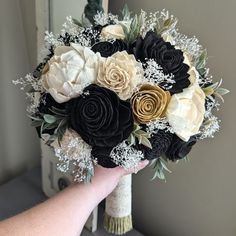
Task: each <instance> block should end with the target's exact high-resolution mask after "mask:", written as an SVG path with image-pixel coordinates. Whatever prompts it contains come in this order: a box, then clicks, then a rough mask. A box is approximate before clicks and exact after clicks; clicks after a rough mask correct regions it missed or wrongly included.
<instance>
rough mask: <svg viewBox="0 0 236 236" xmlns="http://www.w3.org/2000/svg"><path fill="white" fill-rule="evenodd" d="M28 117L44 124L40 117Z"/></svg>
mask: <svg viewBox="0 0 236 236" xmlns="http://www.w3.org/2000/svg"><path fill="white" fill-rule="evenodd" d="M28 117H29V118H30V119H32V120H37V121H42V122H43V119H41V118H40V117H35V116H30V115H28Z"/></svg>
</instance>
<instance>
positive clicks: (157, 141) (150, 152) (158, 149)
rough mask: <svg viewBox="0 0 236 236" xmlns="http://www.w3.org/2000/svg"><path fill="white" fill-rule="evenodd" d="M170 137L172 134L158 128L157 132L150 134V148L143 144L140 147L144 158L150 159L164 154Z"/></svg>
mask: <svg viewBox="0 0 236 236" xmlns="http://www.w3.org/2000/svg"><path fill="white" fill-rule="evenodd" d="M172 139H173V134H171V133H170V132H166V131H165V130H159V131H158V133H156V134H154V135H152V137H151V138H150V142H151V144H152V149H151V148H148V147H145V146H143V148H142V149H143V151H144V157H145V159H147V160H152V159H156V158H158V157H161V156H162V155H164V154H165V152H166V151H167V150H168V148H169V146H170V145H171V142H172Z"/></svg>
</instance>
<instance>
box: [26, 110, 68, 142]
mask: <svg viewBox="0 0 236 236" xmlns="http://www.w3.org/2000/svg"><path fill="white" fill-rule="evenodd" d="M51 112H52V114H43V113H40V114H39V115H38V116H30V118H31V120H32V123H31V125H32V126H34V127H40V136H41V137H42V138H43V139H44V140H45V141H46V144H48V145H50V144H51V143H52V142H53V141H54V140H56V139H57V138H58V140H59V141H60V140H61V139H62V137H63V135H64V133H65V131H66V128H67V116H66V114H65V111H64V110H60V109H57V108H55V107H53V108H52V109H51ZM48 130H54V132H53V134H48V133H47V131H48Z"/></svg>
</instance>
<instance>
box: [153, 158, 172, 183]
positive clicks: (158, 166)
mask: <svg viewBox="0 0 236 236" xmlns="http://www.w3.org/2000/svg"><path fill="white" fill-rule="evenodd" d="M165 162H166V161H165V160H164V158H161V157H159V158H157V159H155V160H152V162H151V164H150V166H151V167H152V169H153V170H154V175H153V178H152V180H154V179H156V178H159V179H161V180H164V181H166V177H165V172H169V173H171V171H170V170H169V169H168V168H167V166H166V164H165Z"/></svg>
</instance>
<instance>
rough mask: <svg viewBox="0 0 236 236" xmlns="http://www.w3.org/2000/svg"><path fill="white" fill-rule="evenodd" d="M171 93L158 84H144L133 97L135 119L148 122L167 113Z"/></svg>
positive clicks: (141, 122)
mask: <svg viewBox="0 0 236 236" xmlns="http://www.w3.org/2000/svg"><path fill="white" fill-rule="evenodd" d="M169 100H170V93H169V92H168V91H164V90H163V89H162V88H160V87H159V86H157V85H152V84H144V85H142V86H141V87H140V89H139V91H138V92H136V93H134V94H133V96H132V97H131V104H132V108H133V113H134V117H135V120H136V121H137V122H138V123H140V124H146V123H148V122H150V121H152V120H155V119H158V118H161V117H163V116H164V115H165V111H166V107H167V105H168V103H169Z"/></svg>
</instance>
